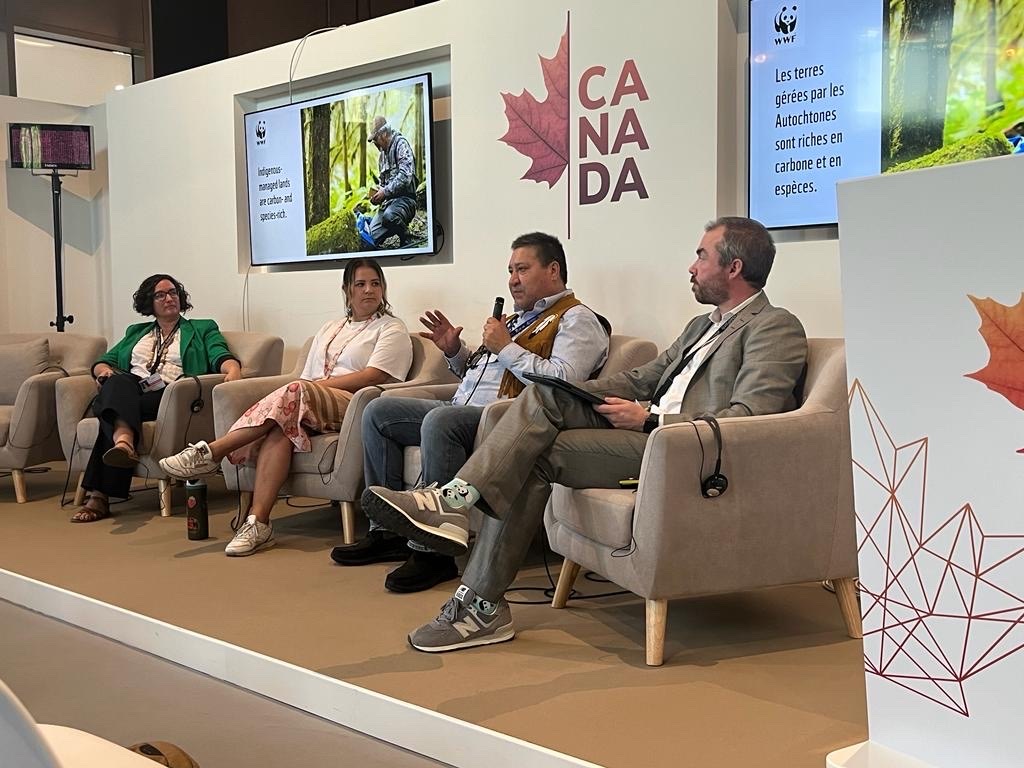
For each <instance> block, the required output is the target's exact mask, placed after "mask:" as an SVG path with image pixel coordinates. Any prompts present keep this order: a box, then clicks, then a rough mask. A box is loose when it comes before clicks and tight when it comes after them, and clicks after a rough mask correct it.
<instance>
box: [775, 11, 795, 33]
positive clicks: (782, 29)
mask: <svg viewBox="0 0 1024 768" xmlns="http://www.w3.org/2000/svg"><path fill="white" fill-rule="evenodd" d="M795 29H796V6H795V5H794V6H793V10H790V9H789V6H786V5H784V6H782V10H781V11H779V12H778V14H776V16H775V31H776V32H778V33H779V34H780V35H788V34H790V33H792V32H793V30H795Z"/></svg>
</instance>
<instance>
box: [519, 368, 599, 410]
mask: <svg viewBox="0 0 1024 768" xmlns="http://www.w3.org/2000/svg"><path fill="white" fill-rule="evenodd" d="M523 378H524V379H528V380H530V381H532V382H533V383H535V384H543V385H545V386H547V387H555V388H557V389H561V390H562V391H564V392H568V393H569V394H570V395H573V396H575V397H578V398H579V399H580V400H585V401H586V402H588V403H593V404H594V405H604V398H603V397H601V396H600V395H595V394H594V393H592V392H587V390H585V389H580V388H579V387H577V386H576V385H575V384H570V383H569V382H568V381H566V380H565V379H559V378H558V377H556V376H545V375H544V374H542V373H524V374H523Z"/></svg>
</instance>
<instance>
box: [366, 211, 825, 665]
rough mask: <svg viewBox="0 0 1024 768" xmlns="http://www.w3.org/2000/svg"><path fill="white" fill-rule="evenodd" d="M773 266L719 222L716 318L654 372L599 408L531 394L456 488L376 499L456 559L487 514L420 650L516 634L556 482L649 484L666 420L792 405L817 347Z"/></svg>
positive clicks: (761, 250) (553, 394) (389, 514)
mask: <svg viewBox="0 0 1024 768" xmlns="http://www.w3.org/2000/svg"><path fill="white" fill-rule="evenodd" d="M774 258H775V245H774V243H773V242H772V238H771V235H770V234H769V233H768V231H767V230H765V228H764V227H763V226H762V225H761V224H760V223H759V222H756V221H754V220H752V219H745V218H739V217H723V218H720V219H717V220H715V221H713V222H710V223H709V224H708V225H707V226H706V227H705V231H704V236H703V237H702V238H701V241H700V245H699V246H698V248H697V258H696V260H695V261H694V262H693V264H692V265H691V266H690V268H689V272H690V283H691V286H692V289H693V294H694V297H695V298H696V299H697V301H699V302H701V303H702V304H712V305H714V306H715V309H714V310H713V311H712V312H711V314H710V315H699V316H698V317H696V318H694V319H693V320H691V321H690V323H689V324H688V325H687V326H686V329H685V330H684V331H683V333H682V335H681V336H680V337H679V338H678V339H677V340H676V341H675V343H674V344H672V346H671V347H669V348H668V349H667V350H665V351H664V352H663V353H662V354H661V355H659V356H658V357H657V358H656V359H655V360H654V361H652V362H650V363H648V364H647V365H644V366H641V367H640V368H635V369H633V370H632V371H628V372H625V373H620V374H617V375H615V376H610V377H608V378H605V379H597V380H595V381H589V382H585V383H583V384H582V385H581V388H582V389H585V390H587V391H589V392H592V393H594V394H596V395H599V396H601V397H603V398H604V403H603V404H600V405H591V404H589V403H587V402H585V401H584V400H582V399H579V398H577V397H576V396H574V395H571V394H569V393H566V392H563V391H561V390H560V389H556V388H553V387H548V386H542V385H533V386H530V387H527V389H526V390H525V391H524V392H523V393H522V394H521V395H520V396H519V398H517V400H516V401H515V403H514V404H513V405H512V406H511V407H510V408H509V410H508V412H507V413H506V414H505V415H504V417H503V418H502V419H501V420H500V421H499V422H498V425H497V426H496V427H495V429H494V431H493V432H491V434H490V435H488V436H487V438H486V439H485V440H484V442H483V444H482V445H481V446H480V448H479V449H478V450H477V451H476V452H475V453H474V454H473V455H472V456H471V457H470V459H469V461H468V462H467V463H466V464H464V465H463V467H462V469H460V470H459V471H458V473H457V476H456V477H455V479H454V480H453V481H452V482H450V483H448V484H447V485H445V486H444V487H442V488H425V489H419V490H414V491H404V492H400V491H390V490H388V489H386V488H378V487H373V488H371V489H370V490H371V491H372V499H371V503H369V504H366V513H367V514H368V515H369V516H370V517H371V518H373V519H375V520H377V521H378V522H380V523H382V524H384V525H385V526H386V527H387V528H389V529H391V530H394V531H399V532H401V533H402V534H403V535H405V536H408V537H409V538H411V539H414V540H417V541H421V542H422V543H424V544H427V545H429V546H432V547H434V548H435V549H437V550H439V551H442V552H448V553H451V554H459V553H461V552H464V551H465V550H466V547H467V543H468V540H469V521H468V516H467V512H468V510H469V508H470V507H472V506H474V505H475V506H476V507H478V508H479V509H481V510H482V511H483V512H484V513H485V515H484V523H483V526H482V528H481V530H480V533H479V537H478V539H477V542H476V545H475V547H474V549H473V554H472V556H471V558H470V560H469V564H468V565H467V567H466V570H465V572H464V573H463V576H462V584H461V586H460V587H459V588H458V590H456V592H455V595H454V596H453V597H452V598H451V599H450V600H449V601H448V602H447V603H446V604H445V605H444V607H443V608H442V609H441V613H440V615H439V616H438V617H437V618H436V619H434V620H433V621H431V622H430V623H428V624H425V625H423V626H422V627H420V628H419V629H417V630H415V631H414V632H413V633H412V634H410V635H409V642H410V643H411V644H412V646H413V647H414V648H417V649H418V650H421V651H428V652H438V651H450V650H457V649H460V648H469V647H473V646H476V645H488V644H491V643H500V642H502V641H505V640H511V639H512V638H513V637H514V636H515V631H514V629H513V627H512V615H511V612H510V610H509V607H508V603H507V602H506V601H505V599H504V597H503V595H504V593H505V590H506V589H507V588H508V586H509V585H510V584H511V583H512V580H513V579H514V578H515V576H516V573H517V572H518V570H519V566H520V565H521V564H522V562H523V559H524V558H525V557H526V552H527V549H528V547H529V545H530V541H531V540H532V538H533V536H534V534H535V532H536V530H537V528H538V527H539V526H540V524H541V521H542V519H543V514H544V507H545V505H546V503H547V499H548V496H549V495H550V492H551V491H550V484H551V483H560V484H562V485H566V486H569V487H572V488H615V487H618V481H619V480H620V479H623V478H629V477H636V476H637V475H638V474H639V471H640V463H641V461H642V459H643V454H644V448H645V447H646V444H647V438H648V435H649V434H650V433H651V432H652V431H653V430H654V429H656V428H657V427H659V426H660V425H662V424H671V423H674V422H678V421H688V420H693V419H694V418H695V417H700V416H704V415H711V416H714V417H716V418H726V417H730V416H753V415H759V414H765V413H780V412H782V411H788V410H792V409H794V408H795V407H796V405H797V401H796V387H797V384H798V382H799V380H800V378H801V375H802V374H803V371H804V367H805V364H806V360H807V337H806V335H805V334H804V329H803V326H802V325H801V324H800V321H799V320H797V319H796V317H794V316H793V315H792V314H790V313H789V312H788V311H786V310H785V309H781V308H778V307H773V306H772V305H771V304H769V303H768V298H767V297H766V296H765V295H764V292H763V291H762V288H763V287H764V284H765V282H766V281H767V279H768V273H769V272H770V271H771V267H772V262H773V261H774ZM644 403H649V405H645V404H644Z"/></svg>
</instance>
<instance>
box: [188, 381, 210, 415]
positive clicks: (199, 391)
mask: <svg viewBox="0 0 1024 768" xmlns="http://www.w3.org/2000/svg"><path fill="white" fill-rule="evenodd" d="M189 378H190V379H192V381H194V382H195V383H196V399H195V400H193V401H192V402H191V403H189V406H188V409H189V410H190V411H192V413H199V412H200V411H201V410H203V408H204V407H205V406H206V403H205V402H203V385H202V384H201V383H200V381H199V377H198V376H189Z"/></svg>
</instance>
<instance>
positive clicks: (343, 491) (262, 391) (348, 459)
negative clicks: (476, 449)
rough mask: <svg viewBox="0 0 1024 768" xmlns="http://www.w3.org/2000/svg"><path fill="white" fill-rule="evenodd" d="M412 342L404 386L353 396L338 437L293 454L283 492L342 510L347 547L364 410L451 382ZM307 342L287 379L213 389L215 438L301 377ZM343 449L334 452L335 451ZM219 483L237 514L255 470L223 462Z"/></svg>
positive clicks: (428, 348) (429, 353)
mask: <svg viewBox="0 0 1024 768" xmlns="http://www.w3.org/2000/svg"><path fill="white" fill-rule="evenodd" d="M409 337H410V339H412V352H413V359H412V366H411V367H410V369H409V375H408V378H407V379H406V381H404V382H397V383H395V384H383V385H381V386H375V387H363V388H362V389H360V390H359V391H358V392H356V393H355V395H354V396H353V398H352V400H351V401H350V402H349V404H348V409H347V410H346V411H345V419H344V421H343V422H342V425H341V431H340V432H339V433H337V434H335V433H326V434H322V435H315V436H314V437H313V439H312V450H311V451H310V452H309V453H297V454H295V455H294V457H293V458H292V466H291V472H290V474H289V475H288V480H287V481H286V482H285V484H284V487H283V489H282V491H283V492H284V493H288V494H292V495H295V496H310V497H312V498H316V499H330V500H331V501H336V502H339V503H340V504H341V526H342V536H343V538H344V541H345V543H346V544H351V543H352V542H353V541H355V503H356V501H357V500H358V499H359V494H360V493H361V492H362V489H363V438H362V433H361V430H360V423H361V421H362V417H363V410H364V409H365V408H366V404H367V403H369V402H370V401H371V400H374V399H376V398H378V397H380V395H381V394H382V393H383V392H388V391H392V390H398V389H400V388H404V387H408V386H413V387H415V386H418V385H429V384H434V383H437V382H443V381H451V380H453V379H454V378H455V377H454V375H453V374H452V373H451V371H449V370H448V366H447V364H446V363H445V360H444V356H443V355H442V354H441V352H440V351H439V350H438V349H437V347H435V346H434V344H433V343H431V342H429V341H425V340H424V339H422V338H420V336H419V335H418V334H415V333H410V334H409ZM311 341H312V339H310V340H307V341H306V344H305V346H303V348H302V351H301V352H300V353H299V357H298V361H297V362H296V365H295V369H294V370H293V371H292V372H291V373H288V374H285V375H281V376H271V377H269V378H262V379H252V380H250V381H231V382H228V383H226V384H222V385H221V386H219V387H217V390H216V391H215V392H214V397H213V401H214V412H215V422H216V430H217V434H218V435H223V434H225V433H226V432H227V431H228V429H229V428H230V427H231V425H232V424H234V423H235V421H236V420H237V419H238V417H239V416H241V415H242V414H243V413H244V412H245V410H246V409H247V408H248V407H249V406H250V405H252V404H253V403H255V402H256V401H257V400H259V399H260V398H261V397H264V396H266V395H268V394H270V393H271V392H273V391H274V390H275V389H277V388H278V387H280V386H283V385H285V384H287V383H288V382H289V381H294V380H295V379H297V378H298V377H299V375H300V374H301V373H302V368H303V364H304V362H305V360H306V354H307V353H308V352H309V345H310V342H311ZM339 445H340V446H342V448H341V449H340V450H339V448H338V446H339ZM223 468H224V481H225V483H226V484H227V486H228V488H230V489H232V490H238V491H241V492H242V493H243V500H242V508H243V509H244V508H246V507H248V505H249V503H250V502H251V494H252V489H253V483H254V481H255V469H254V468H253V467H247V466H239V467H235V466H234V465H232V464H230V463H229V462H228V461H227V460H226V459H225V460H224V462H223Z"/></svg>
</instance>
